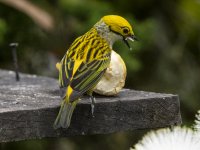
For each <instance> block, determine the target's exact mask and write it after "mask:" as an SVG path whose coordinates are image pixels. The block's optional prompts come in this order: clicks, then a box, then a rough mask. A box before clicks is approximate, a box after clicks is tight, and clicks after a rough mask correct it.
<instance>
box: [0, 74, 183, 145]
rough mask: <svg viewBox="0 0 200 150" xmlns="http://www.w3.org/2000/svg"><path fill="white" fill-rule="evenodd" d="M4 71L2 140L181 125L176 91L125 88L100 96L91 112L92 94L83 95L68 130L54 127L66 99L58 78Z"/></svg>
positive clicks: (0, 80) (0, 117) (0, 116)
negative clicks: (18, 78)
mask: <svg viewBox="0 0 200 150" xmlns="http://www.w3.org/2000/svg"><path fill="white" fill-rule="evenodd" d="M20 77H21V80H20V82H16V81H15V74H14V72H12V71H5V70H0V142H10V141H19V140H28V139H40V138H44V137H64V136H74V135H86V134H107V133H113V132H118V131H127V130H135V129H147V128H160V127H168V126H171V125H179V124H181V115H180V104H179V99H178V96H177V95H172V94H160V93H153V92H144V91H135V90H128V89H124V90H122V91H121V92H120V94H119V95H118V96H116V97H102V96H96V101H97V102H96V105H95V110H94V115H95V117H94V118H93V117H92V116H91V112H90V102H89V99H88V97H84V98H82V100H81V101H80V103H79V104H78V105H77V108H76V109H75V111H74V114H73V116H72V123H71V126H70V128H68V129H58V130H54V129H53V122H54V120H55V118H56V116H57V113H58V111H59V107H60V102H61V98H60V96H59V87H58V81H57V80H56V79H53V78H48V77H41V76H36V75H28V74H20Z"/></svg>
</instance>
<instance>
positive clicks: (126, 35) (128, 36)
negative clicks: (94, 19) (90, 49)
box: [99, 15, 137, 48]
mask: <svg viewBox="0 0 200 150" xmlns="http://www.w3.org/2000/svg"><path fill="white" fill-rule="evenodd" d="M101 24H104V25H105V27H104V28H103V29H105V28H106V29H107V31H106V32H108V34H105V35H107V36H105V38H108V40H111V43H114V42H115V41H116V40H118V39H123V41H124V42H125V43H126V44H127V46H128V47H129V48H130V45H129V43H128V40H131V41H134V40H137V38H136V36H135V35H134V32H133V29H132V27H131V25H130V24H129V22H128V21H127V20H126V19H124V18H123V17H121V16H117V15H107V16H104V17H103V18H102V19H101V20H100V22H99V25H100V26H101ZM101 29H102V28H101Z"/></svg>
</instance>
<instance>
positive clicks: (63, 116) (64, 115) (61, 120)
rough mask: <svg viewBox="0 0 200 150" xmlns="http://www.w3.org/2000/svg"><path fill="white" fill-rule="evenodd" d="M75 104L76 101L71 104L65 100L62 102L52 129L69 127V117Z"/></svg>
mask: <svg viewBox="0 0 200 150" xmlns="http://www.w3.org/2000/svg"><path fill="white" fill-rule="evenodd" d="M77 102H78V100H75V101H73V102H68V101H66V100H65V99H64V100H63V102H62V104H61V107H60V111H59V113H58V116H57V118H56V120H55V122H54V129H58V128H61V127H62V128H68V127H69V126H70V122H71V117H72V114H73V111H74V109H75V107H76V104H77Z"/></svg>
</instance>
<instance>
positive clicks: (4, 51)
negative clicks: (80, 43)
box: [0, 0, 200, 150]
mask: <svg viewBox="0 0 200 150" xmlns="http://www.w3.org/2000/svg"><path fill="white" fill-rule="evenodd" d="M30 2H31V3H32V4H33V5H35V6H37V7H39V8H40V9H42V10H44V11H46V12H47V13H48V14H49V15H50V16H52V18H53V20H54V28H53V29H52V30H45V29H44V28H42V27H41V26H39V25H38V24H36V23H35V22H34V20H33V19H31V18H30V16H29V15H27V14H26V13H24V12H23V11H20V10H19V9H16V8H15V7H11V6H9V5H6V4H4V3H1V2H0V68H1V69H7V70H13V62H12V57H11V56H12V55H11V50H10V47H9V43H11V42H18V43H19V46H18V51H17V52H18V60H19V67H20V71H21V72H26V73H31V74H38V75H45V76H51V77H55V78H57V77H58V73H57V70H56V69H55V63H56V62H57V61H59V60H60V59H61V58H62V56H63V55H64V53H65V52H66V50H67V48H68V47H69V45H70V43H72V41H73V40H74V39H75V38H76V37H78V36H79V35H82V34H84V33H85V32H86V31H88V30H89V29H90V28H91V27H92V26H93V25H94V24H95V23H96V22H97V21H98V20H99V19H100V18H101V17H102V16H104V15H108V14H116V15H120V16H123V17H125V18H126V19H127V20H128V21H129V22H130V23H131V25H132V26H133V29H134V32H135V34H136V36H137V37H138V38H139V42H134V43H131V46H132V48H133V50H132V51H130V50H129V49H128V48H127V47H126V45H125V44H124V43H123V42H121V41H119V42H117V43H116V44H115V45H114V49H115V50H116V51H117V52H118V53H119V54H120V55H121V56H122V58H123V59H124V61H125V63H126V65H127V71H128V75H127V80H126V87H127V88H131V89H136V90H145V91H153V92H161V93H173V94H178V95H179V97H180V101H181V114H182V118H183V124H184V125H187V126H189V125H191V123H193V120H194V117H195V113H196V112H197V110H198V109H199V108H200V102H199V101H200V0H167V1H163V0H148V1H146V0H138V1H136V0H121V1H120V0H110V1H107V0H43V1H41V0H34V1H33V0H32V1H30ZM146 132H147V131H146V130H143V131H132V132H120V133H115V134H109V135H92V136H76V137H70V138H62V139H54V138H52V139H44V140H34V141H23V142H13V143H8V144H5V143H4V144H0V150H8V149H17V150H18V149H23V150H26V149H27V150H28V149H30V150H34V149H37V150H47V149H48V150H49V149H50V150H51V149H52V150H54V149H57V150H66V149H71V150H93V149H95V150H98V149H111V150H114V149H116V150H124V149H129V147H130V146H132V145H133V144H134V143H135V142H137V140H138V139H140V137H141V136H142V135H143V134H144V133H146Z"/></svg>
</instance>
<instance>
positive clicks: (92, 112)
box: [90, 96, 96, 118]
mask: <svg viewBox="0 0 200 150" xmlns="http://www.w3.org/2000/svg"><path fill="white" fill-rule="evenodd" d="M90 100H91V114H92V117H93V118H94V105H95V102H96V100H95V98H94V97H93V96H90Z"/></svg>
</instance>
